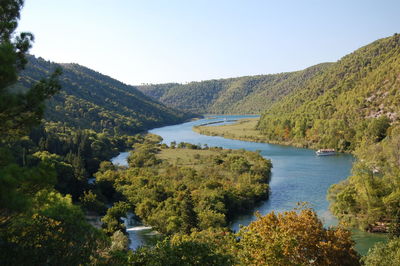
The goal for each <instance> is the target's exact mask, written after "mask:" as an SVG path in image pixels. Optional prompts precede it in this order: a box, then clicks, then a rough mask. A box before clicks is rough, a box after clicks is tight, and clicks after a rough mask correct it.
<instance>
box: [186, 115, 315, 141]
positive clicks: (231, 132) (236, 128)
mask: <svg viewBox="0 0 400 266" xmlns="http://www.w3.org/2000/svg"><path fill="white" fill-rule="evenodd" d="M258 119H259V118H245V119H240V120H237V121H236V123H233V124H227V125H215V124H216V123H218V122H214V123H213V124H214V125H213V126H210V123H206V124H201V125H197V126H194V127H193V131H195V132H197V133H199V134H202V135H206V136H220V137H223V138H227V139H234V140H242V141H250V142H257V143H269V144H278V145H285V146H292V147H297V148H308V145H305V144H301V143H295V142H292V141H271V140H270V139H268V138H267V137H266V136H264V135H263V134H262V133H261V132H260V131H259V130H257V129H256V126H257V123H258Z"/></svg>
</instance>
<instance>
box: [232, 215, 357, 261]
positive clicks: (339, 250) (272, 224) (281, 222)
mask: <svg viewBox="0 0 400 266" xmlns="http://www.w3.org/2000/svg"><path fill="white" fill-rule="evenodd" d="M239 236H240V238H241V240H240V243H239V246H240V248H239V259H240V260H241V261H242V263H243V264H246V265H309V264H311V263H312V264H313V265H359V262H358V261H359V257H358V255H357V253H356V251H355V250H354V248H353V247H354V241H353V240H351V234H350V232H349V231H346V230H344V229H342V228H337V229H334V228H330V229H325V228H324V227H323V225H322V222H321V221H320V220H319V219H318V217H317V214H316V213H315V212H314V211H313V210H311V209H302V210H301V211H288V212H284V213H280V214H278V215H276V214H275V213H274V212H272V213H269V214H267V215H265V216H261V215H260V214H257V220H256V221H254V222H252V223H251V224H250V225H249V226H246V227H243V228H242V229H241V230H240V232H239Z"/></svg>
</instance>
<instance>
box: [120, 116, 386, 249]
mask: <svg viewBox="0 0 400 266" xmlns="http://www.w3.org/2000/svg"><path fill="white" fill-rule="evenodd" d="M245 117H251V116H213V117H208V118H206V119H200V120H196V121H191V122H187V123H183V124H178V125H174V126H166V127H161V128H156V129H153V130H150V133H153V134H157V135H160V136H161V137H162V138H163V142H164V143H167V144H169V143H171V142H172V141H176V142H177V143H179V142H189V143H192V144H200V145H204V144H207V145H208V146H218V147H223V148H227V149H246V150H251V151H260V153H261V155H263V156H264V157H265V158H268V159H270V160H271V161H272V164H273V169H272V176H271V182H270V189H271V193H270V198H269V199H268V200H267V201H264V202H262V203H261V204H259V206H257V207H256V208H255V209H253V210H249V213H248V214H247V215H242V216H239V217H237V218H236V219H235V221H233V223H232V224H231V228H232V229H233V230H238V229H239V227H240V225H248V224H249V223H250V222H251V221H253V220H254V219H255V217H254V215H253V213H254V211H259V212H260V213H261V214H266V213H268V212H271V211H276V212H281V211H285V210H291V209H293V208H294V207H296V203H298V202H308V203H309V204H310V207H312V208H313V209H314V210H315V211H316V212H317V213H318V215H319V217H320V218H321V219H322V221H323V222H324V224H325V225H326V226H329V225H335V224H336V223H337V220H336V219H335V218H334V217H333V216H332V215H331V213H330V212H329V210H328V201H327V200H326V193H327V190H328V188H329V186H330V185H332V184H335V183H338V182H339V181H341V180H343V179H345V178H346V177H348V176H349V175H350V170H351V165H352V162H353V161H354V157H353V156H351V155H349V154H339V155H337V156H323V157H318V156H316V155H315V152H314V151H313V150H309V149H302V148H295V147H290V146H282V145H273V144H266V143H255V142H247V141H239V140H231V139H225V138H222V137H214V136H213V137H211V136H204V135H200V134H198V133H196V132H194V131H192V127H193V126H196V125H200V124H205V123H213V122H217V121H224V120H227V121H231V120H235V119H240V118H245ZM227 123H230V122H227ZM127 156H128V153H127V152H125V153H121V154H120V155H119V156H118V157H115V158H114V159H113V160H112V161H113V163H115V164H121V165H126V158H127ZM128 228H129V227H128ZM142 228H145V229H143V230H139V229H142ZM128 233H129V234H130V238H131V248H136V247H137V246H138V245H140V244H142V243H144V242H146V241H148V239H149V238H151V236H152V235H154V232H151V229H148V228H146V227H139V226H138V227H135V226H133V227H131V228H130V229H128ZM353 238H354V240H355V241H356V243H357V245H356V248H357V250H358V251H359V252H360V253H361V254H365V253H366V251H367V250H368V248H370V247H371V246H372V245H373V244H374V243H375V242H376V241H382V240H384V239H385V237H384V236H383V235H376V234H369V233H363V232H359V231H354V233H353Z"/></svg>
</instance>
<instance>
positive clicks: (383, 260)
mask: <svg viewBox="0 0 400 266" xmlns="http://www.w3.org/2000/svg"><path fill="white" fill-rule="evenodd" d="M363 262H364V264H365V265H366V266H376V265H380V266H392V265H400V239H399V238H395V239H392V240H390V241H389V242H388V243H377V244H375V246H374V247H373V248H372V249H370V250H369V252H368V254H367V256H365V257H364V258H363Z"/></svg>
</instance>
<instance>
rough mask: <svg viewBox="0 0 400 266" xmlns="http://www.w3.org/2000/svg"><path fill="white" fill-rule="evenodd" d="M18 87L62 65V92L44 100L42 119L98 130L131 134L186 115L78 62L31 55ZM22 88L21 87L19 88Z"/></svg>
mask: <svg viewBox="0 0 400 266" xmlns="http://www.w3.org/2000/svg"><path fill="white" fill-rule="evenodd" d="M28 59H29V63H28V65H27V67H26V69H25V70H24V71H23V72H22V73H21V77H20V80H19V83H18V85H17V87H27V88H29V87H30V86H31V84H33V83H35V82H36V81H38V80H40V79H41V78H43V77H44V76H46V75H49V73H51V72H52V71H53V70H54V69H55V68H56V67H61V69H62V72H63V74H62V76H61V77H60V84H61V87H62V89H61V92H60V93H59V94H57V95H55V96H54V98H52V99H51V100H50V101H48V102H47V108H46V113H45V119H46V120H48V121H52V122H61V123H65V124H66V125H67V126H72V127H76V128H82V129H93V130H95V131H97V132H102V131H107V132H109V133H111V134H114V133H118V134H120V133H127V134H134V133H137V132H140V131H143V130H146V129H149V128H152V127H157V126H161V125H166V124H173V123H178V122H181V121H183V120H184V119H187V118H188V117H189V116H188V115H186V114H182V112H178V111H176V110H173V109H171V108H168V107H166V106H164V105H163V104H160V103H158V102H156V101H155V100H153V99H151V98H149V97H148V96H145V95H144V94H143V93H142V92H140V91H138V90H137V89H135V88H134V87H132V86H129V85H126V84H124V83H122V82H119V81H117V80H115V79H112V78H110V77H108V76H105V75H102V74H100V73H98V72H95V71H93V70H91V69H89V68H86V67H83V66H80V65H78V64H56V63H52V62H49V61H45V60H43V59H41V58H35V57H33V56H30V57H29V58H28ZM22 89H23V88H22Z"/></svg>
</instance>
